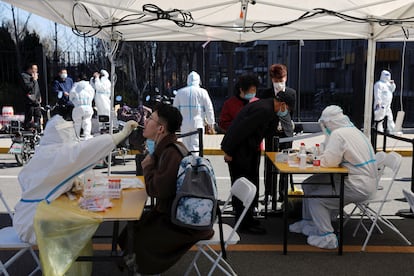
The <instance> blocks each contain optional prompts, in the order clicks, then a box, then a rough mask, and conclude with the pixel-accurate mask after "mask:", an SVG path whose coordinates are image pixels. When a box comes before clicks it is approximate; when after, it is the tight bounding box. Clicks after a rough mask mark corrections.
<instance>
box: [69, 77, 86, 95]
mask: <svg viewBox="0 0 414 276" xmlns="http://www.w3.org/2000/svg"><path fill="white" fill-rule="evenodd" d="M89 85H90V84H89V82H88V81H84V80H81V81H78V82H75V84H74V85H73V87H72V89H74V90H75V91H76V92H78V93H79V91H82V90H83V89H85V88H86V87H87V86H89Z"/></svg>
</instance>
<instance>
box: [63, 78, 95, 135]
mask: <svg viewBox="0 0 414 276" xmlns="http://www.w3.org/2000/svg"><path fill="white" fill-rule="evenodd" d="M94 94H95V91H94V89H93V87H92V86H91V85H90V84H89V82H87V81H85V80H81V81H79V82H76V83H75V84H74V85H73V87H72V89H71V90H70V93H69V99H70V101H71V102H72V103H73V105H74V108H73V110H72V119H73V123H74V126H75V131H76V135H77V136H78V137H80V133H81V129H83V135H84V137H85V139H90V138H92V135H91V129H92V116H93V108H92V101H93V97H94Z"/></svg>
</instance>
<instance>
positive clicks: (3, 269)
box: [0, 190, 40, 276]
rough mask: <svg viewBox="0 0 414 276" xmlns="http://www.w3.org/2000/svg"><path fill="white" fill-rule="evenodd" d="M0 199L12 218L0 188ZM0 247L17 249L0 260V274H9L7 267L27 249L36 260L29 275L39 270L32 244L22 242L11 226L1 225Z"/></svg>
mask: <svg viewBox="0 0 414 276" xmlns="http://www.w3.org/2000/svg"><path fill="white" fill-rule="evenodd" d="M0 200H1V201H2V203H3V205H4V207H6V210H7V212H8V213H9V216H10V218H11V219H12V220H13V213H12V211H11V209H10V207H9V206H8V205H7V203H6V200H5V199H4V197H3V193H2V191H1V190H0ZM0 249H2V250H3V249H7V250H13V251H17V252H16V253H15V254H14V255H13V256H12V257H10V258H9V259H8V260H7V261H6V262H5V263H4V262H3V261H2V260H0V274H1V273H3V274H4V275H6V276H9V273H8V272H7V268H8V267H9V266H10V265H11V264H12V263H14V261H16V260H17V259H18V258H20V257H21V256H22V255H23V254H24V253H25V252H27V251H29V252H30V254H31V255H32V257H33V259H34V261H35V262H36V268H35V269H34V270H33V271H32V272H31V273H30V274H29V275H34V274H35V273H36V272H37V271H40V261H39V258H38V257H37V255H36V253H35V252H34V250H33V248H32V245H31V244H29V243H26V242H22V241H21V240H20V239H19V237H18V236H17V233H16V231H15V230H14V228H13V227H12V226H7V227H3V228H1V229H0Z"/></svg>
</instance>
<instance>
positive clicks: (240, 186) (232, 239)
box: [185, 177, 256, 275]
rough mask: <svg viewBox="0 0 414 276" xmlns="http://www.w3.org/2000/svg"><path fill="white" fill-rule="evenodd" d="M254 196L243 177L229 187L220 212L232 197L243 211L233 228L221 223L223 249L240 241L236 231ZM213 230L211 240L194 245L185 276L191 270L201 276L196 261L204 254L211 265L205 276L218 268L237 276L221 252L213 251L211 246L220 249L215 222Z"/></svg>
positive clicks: (254, 193)
mask: <svg viewBox="0 0 414 276" xmlns="http://www.w3.org/2000/svg"><path fill="white" fill-rule="evenodd" d="M255 195H256V186H254V184H253V183H252V182H250V181H249V180H247V179H246V178H244V177H241V178H239V179H237V180H236V181H235V182H234V184H233V186H232V187H231V190H230V195H229V197H228V198H227V200H226V202H225V203H224V205H223V206H222V208H221V210H222V211H223V210H225V209H226V207H227V205H228V204H229V202H230V200H231V198H232V197H233V196H235V197H237V198H238V199H240V201H242V202H243V206H244V209H243V212H242V214H241V215H240V218H239V219H238V220H237V222H236V224H235V225H234V227H231V226H230V225H228V224H224V223H223V240H224V248H227V246H228V245H229V244H237V243H238V242H239V241H240V236H239V235H238V234H237V229H238V228H239V226H240V223H241V222H242V220H243V218H244V216H245V215H246V213H247V210H248V209H249V207H250V205H251V204H252V202H253V199H254V197H255ZM213 229H214V235H213V237H211V239H209V240H201V241H198V242H197V243H196V244H195V246H196V248H197V252H196V255H195V256H194V259H193V260H192V262H191V264H190V265H189V267H188V268H187V271H186V273H185V275H189V273H190V272H191V270H192V269H193V268H194V269H195V270H196V271H197V274H198V275H201V274H200V271H199V269H198V266H197V260H198V259H199V257H200V256H201V254H204V256H206V257H207V259H208V260H209V261H210V262H211V263H213V265H212V267H211V269H210V271H209V272H208V274H207V275H212V273H213V272H214V270H215V269H216V268H219V269H220V270H221V271H222V272H223V273H224V274H226V275H237V274H236V272H234V270H233V269H232V267H231V266H230V264H229V263H228V262H227V261H226V260H225V259H224V258H223V252H221V251H220V252H217V251H216V250H214V249H213V246H218V247H220V234H219V225H218V223H217V222H216V223H215V224H214V228H213ZM203 275H205V273H203Z"/></svg>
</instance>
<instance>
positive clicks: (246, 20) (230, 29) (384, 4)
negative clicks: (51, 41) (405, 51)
mask: <svg viewBox="0 0 414 276" xmlns="http://www.w3.org/2000/svg"><path fill="white" fill-rule="evenodd" d="M3 1H4V2H8V3H10V4H12V5H14V6H16V7H19V8H21V9H24V10H26V11H28V12H32V13H34V14H37V15H39V16H42V17H45V18H47V19H50V20H52V21H55V22H57V23H60V24H63V25H66V26H70V27H72V28H74V29H75V30H78V31H79V32H82V33H85V34H86V35H96V36H98V37H100V38H102V39H103V40H105V41H108V42H112V43H111V45H112V47H111V49H112V51H111V54H110V55H109V56H110V59H111V62H112V64H114V63H113V57H114V53H115V51H116V47H115V46H116V45H117V43H116V42H117V41H119V40H124V41H139V40H140V41H208V40H223V41H231V42H247V41H253V40H317V39H321V40H322V39H367V40H368V54H367V71H366V91H365V92H366V93H365V112H364V113H365V114H364V131H365V134H366V135H368V136H369V132H370V127H371V112H372V94H373V92H372V90H373V83H374V65H375V50H376V47H375V45H376V41H392V40H394V41H402V40H405V39H406V40H412V39H413V38H412V37H410V36H409V35H408V34H409V32H410V31H412V30H413V28H414V2H413V1H412V0H358V1H356V0H337V1H332V0H290V1H280V0H275V1H269V0H268V1H261V0H257V1H256V0H228V1H226V0H224V1H223V0H209V1H205V0H193V1H186V0H169V1H166V0H146V1H142V0H120V1H113V0H99V1H98V0H96V1H90V0H85V1H81V0H79V1H72V0H3ZM114 69H115V67H114V65H112V66H111V75H112V76H114V74H113V73H114ZM112 93H113V91H112ZM112 96H113V94H112ZM112 98H113V97H112Z"/></svg>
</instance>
